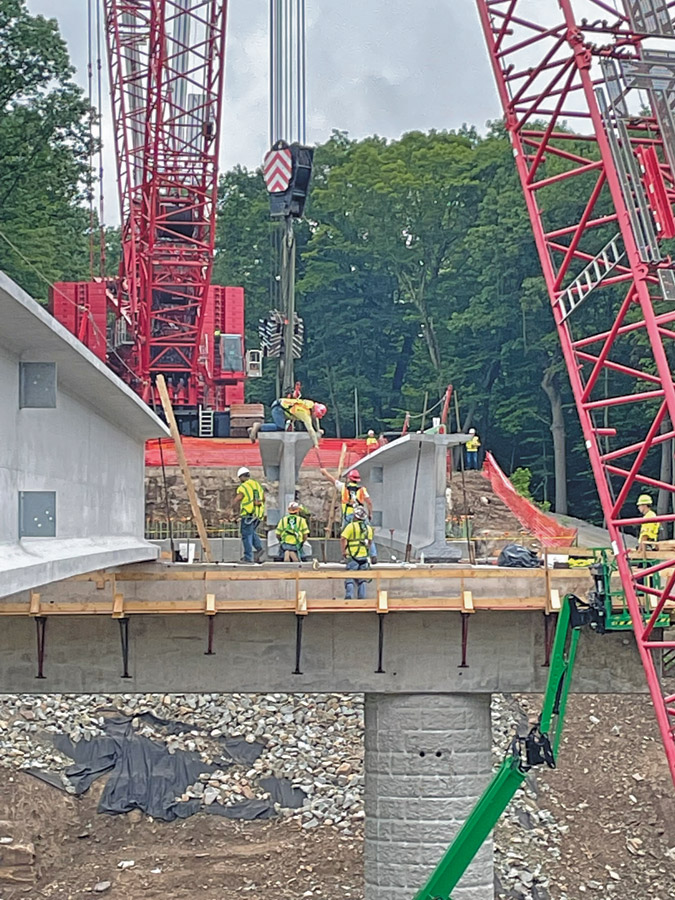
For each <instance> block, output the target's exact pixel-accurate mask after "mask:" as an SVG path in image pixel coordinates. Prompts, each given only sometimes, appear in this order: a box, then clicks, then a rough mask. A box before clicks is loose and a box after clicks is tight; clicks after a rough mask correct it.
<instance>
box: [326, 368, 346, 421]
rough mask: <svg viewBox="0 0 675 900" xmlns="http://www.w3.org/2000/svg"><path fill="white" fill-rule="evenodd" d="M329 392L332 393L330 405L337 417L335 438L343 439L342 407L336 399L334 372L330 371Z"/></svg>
mask: <svg viewBox="0 0 675 900" xmlns="http://www.w3.org/2000/svg"><path fill="white" fill-rule="evenodd" d="M327 374H328V390H329V392H330V405H331V407H332V408H333V415H334V416H335V437H337V438H341V437H342V429H341V428H340V407H339V406H338V405H337V400H336V397H335V386H334V384H333V370H332V369H328V372H327Z"/></svg>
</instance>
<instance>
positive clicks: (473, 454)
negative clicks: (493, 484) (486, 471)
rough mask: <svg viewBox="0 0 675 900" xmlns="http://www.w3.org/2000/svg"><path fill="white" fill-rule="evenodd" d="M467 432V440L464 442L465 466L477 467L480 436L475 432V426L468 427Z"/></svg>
mask: <svg viewBox="0 0 675 900" xmlns="http://www.w3.org/2000/svg"><path fill="white" fill-rule="evenodd" d="M469 434H470V437H469V440H468V441H467V442H466V467H467V469H477V468H478V449H479V447H480V438H479V437H478V435H477V434H476V429H475V428H469Z"/></svg>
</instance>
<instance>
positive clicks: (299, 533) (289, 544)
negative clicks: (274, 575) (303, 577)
mask: <svg viewBox="0 0 675 900" xmlns="http://www.w3.org/2000/svg"><path fill="white" fill-rule="evenodd" d="M276 533H277V537H278V538H279V544H280V546H281V549H282V550H283V553H284V562H302V547H303V545H304V543H305V541H306V540H307V538H308V537H309V525H308V524H307V521H306V519H304V518H303V516H302V515H301V513H300V504H299V503H297V502H296V501H295V500H291V502H290V503H289V504H288V513H287V514H286V515H285V516H284V517H283V518H281V519H279V524H278V525H277V528H276Z"/></svg>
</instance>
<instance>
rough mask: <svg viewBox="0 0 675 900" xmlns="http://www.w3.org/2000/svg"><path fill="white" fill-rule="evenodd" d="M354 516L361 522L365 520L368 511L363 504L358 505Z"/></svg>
mask: <svg viewBox="0 0 675 900" xmlns="http://www.w3.org/2000/svg"><path fill="white" fill-rule="evenodd" d="M354 518H355V519H358V520H359V522H363V520H364V519H365V518H367V513H366V511H365V509H364V508H363V507H362V506H357V507H356V509H355V510H354Z"/></svg>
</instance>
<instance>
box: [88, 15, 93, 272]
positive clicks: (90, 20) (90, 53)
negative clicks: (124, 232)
mask: <svg viewBox="0 0 675 900" xmlns="http://www.w3.org/2000/svg"><path fill="white" fill-rule="evenodd" d="M92 3H93V0H87V99H88V102H89V109H88V110H87V118H88V128H89V146H88V148H87V150H88V152H89V171H88V177H87V202H88V205H89V278H90V280H91V281H93V280H94V173H93V169H94V116H93V112H94V64H93V55H94V54H93V47H92V30H93V18H94V16H93V6H92Z"/></svg>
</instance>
